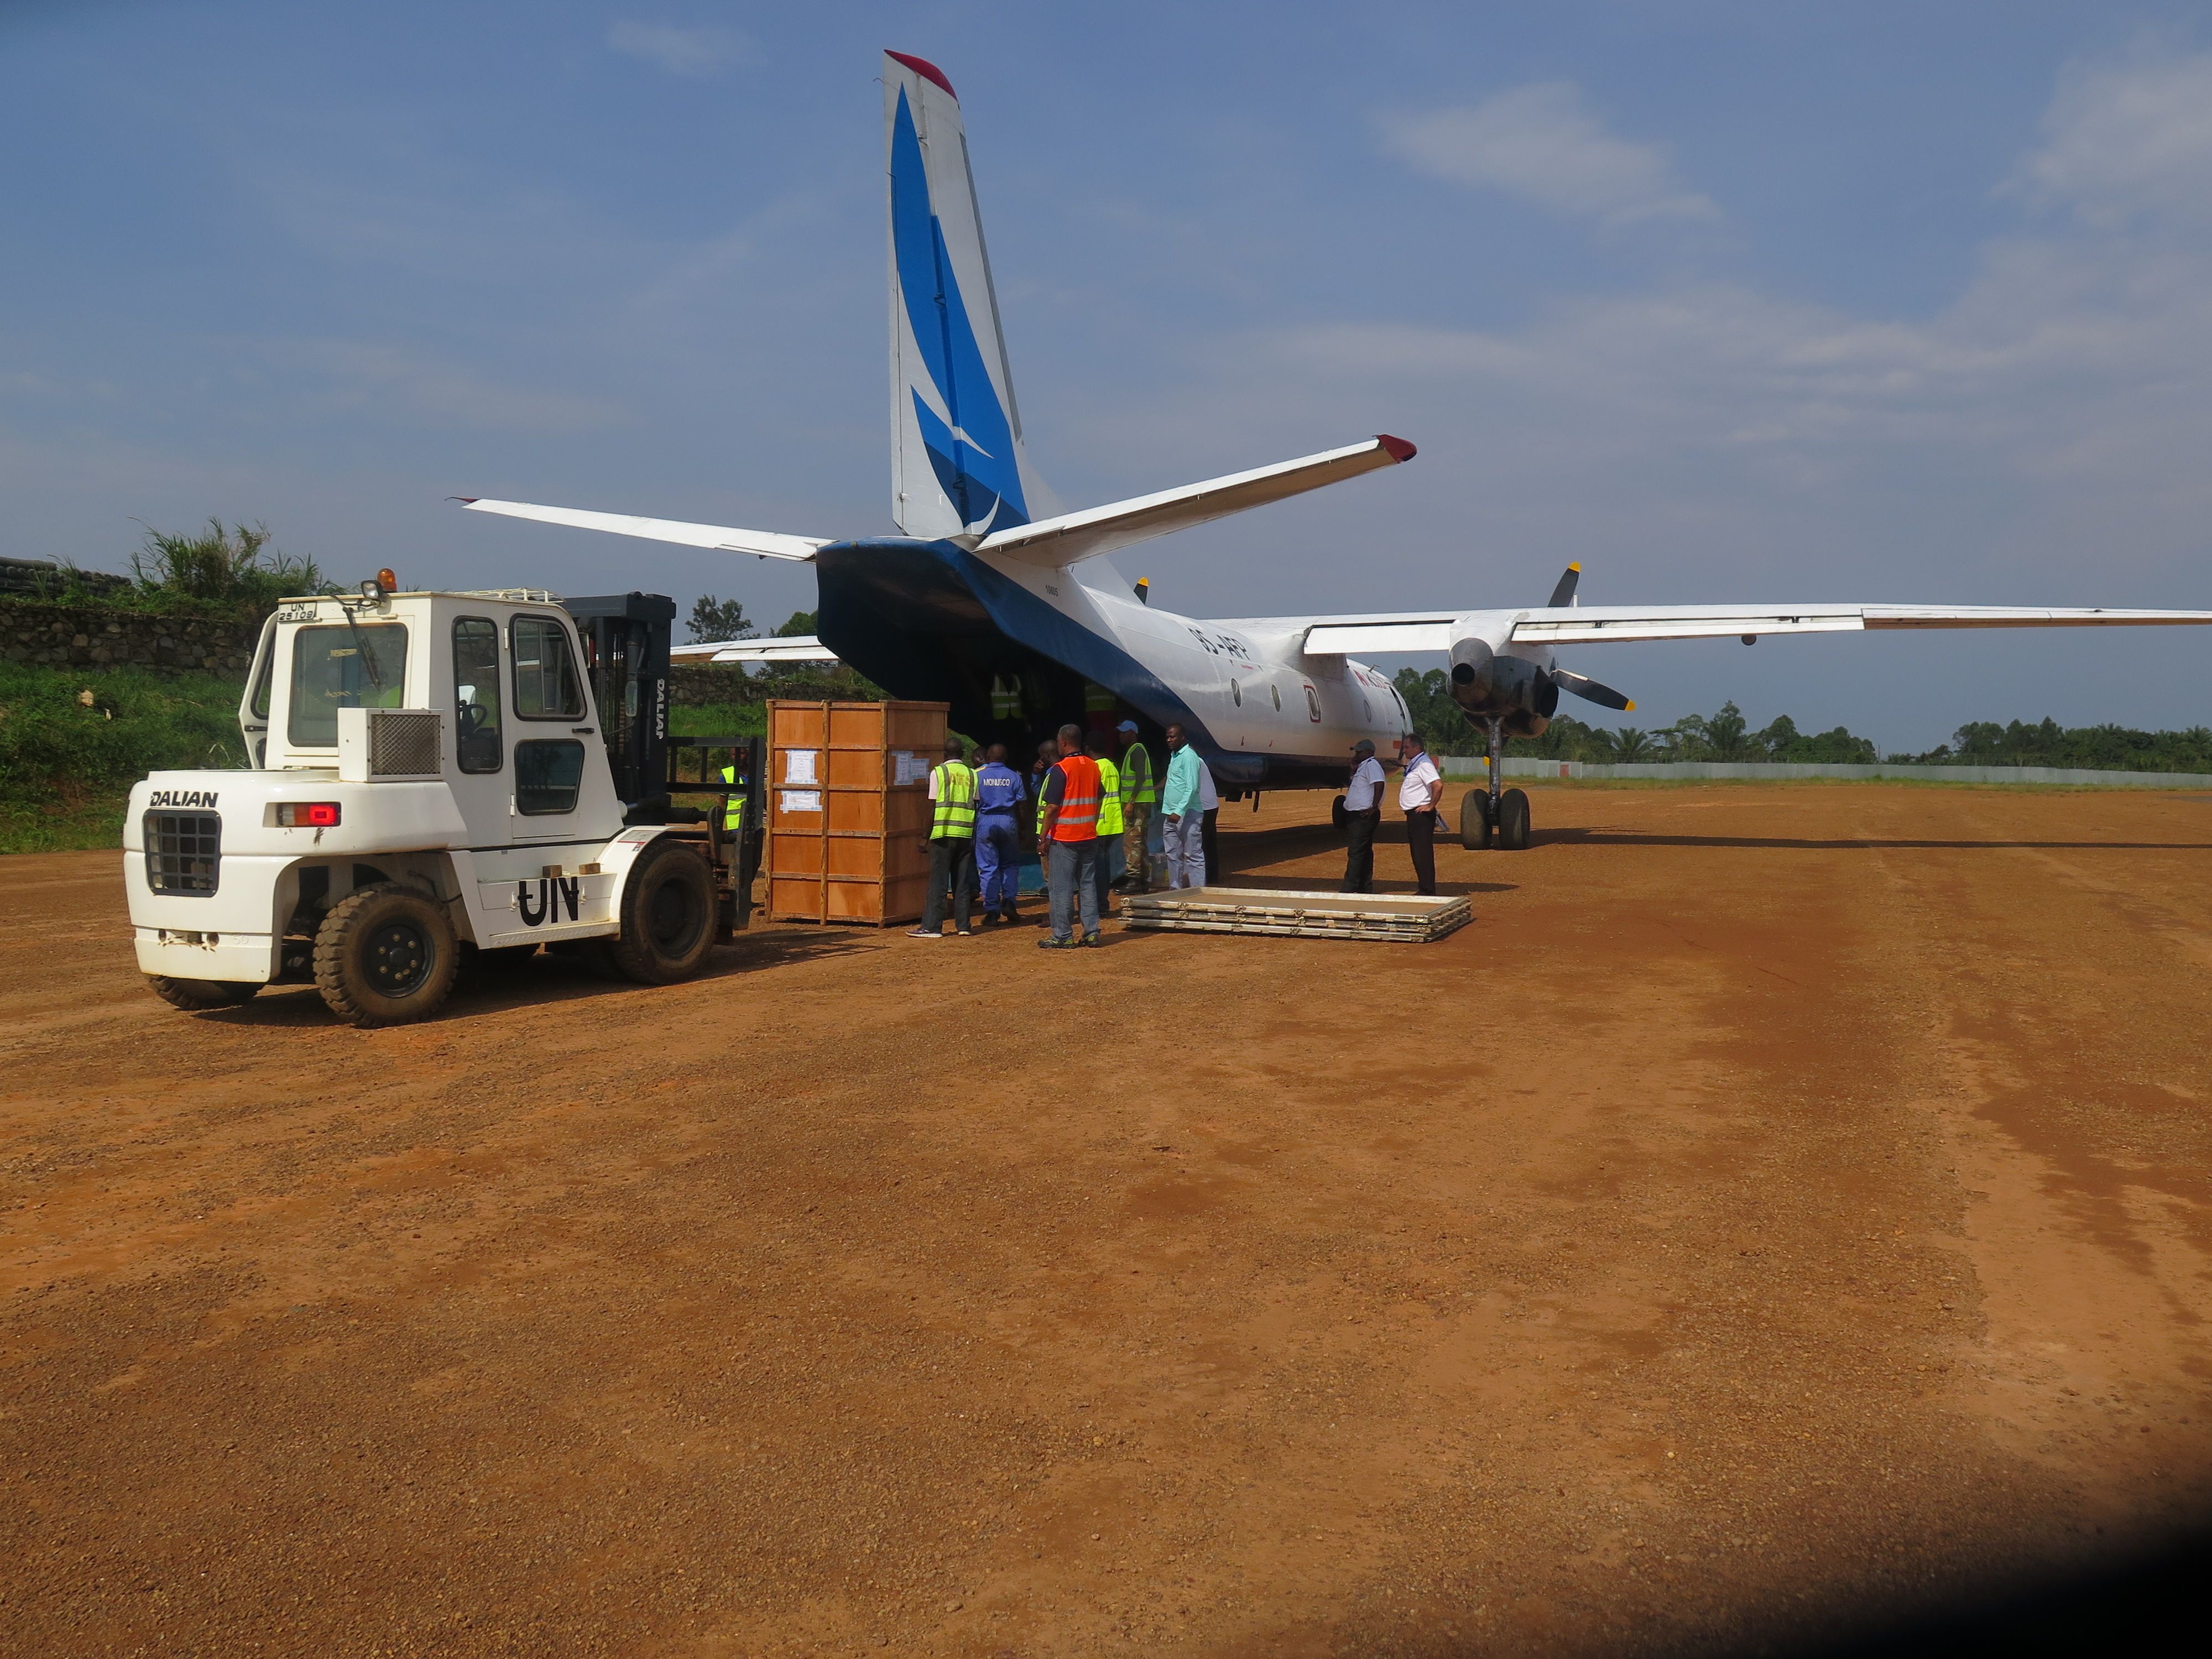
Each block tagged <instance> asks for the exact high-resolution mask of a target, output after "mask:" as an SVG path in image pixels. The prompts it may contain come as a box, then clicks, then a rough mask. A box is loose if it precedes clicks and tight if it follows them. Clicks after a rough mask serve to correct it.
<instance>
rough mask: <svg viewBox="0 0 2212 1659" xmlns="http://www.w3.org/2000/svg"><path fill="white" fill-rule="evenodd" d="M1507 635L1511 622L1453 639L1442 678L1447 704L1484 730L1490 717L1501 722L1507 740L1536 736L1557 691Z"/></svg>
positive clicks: (1556, 701)
mask: <svg viewBox="0 0 2212 1659" xmlns="http://www.w3.org/2000/svg"><path fill="white" fill-rule="evenodd" d="M1467 620H1468V621H1471V620H1472V619H1467ZM1462 628H1463V629H1466V628H1467V621H1463V622H1462ZM1511 631H1512V630H1511V626H1510V623H1509V624H1506V625H1504V626H1503V627H1498V626H1492V627H1488V628H1485V627H1482V626H1480V625H1479V624H1478V625H1477V626H1475V627H1474V628H1472V629H1467V631H1464V632H1462V634H1461V635H1460V636H1459V637H1458V638H1457V639H1455V640H1454V641H1452V647H1451V662H1450V666H1449V668H1447V669H1446V671H1445V679H1446V682H1447V683H1448V684H1449V686H1450V688H1451V695H1452V701H1453V702H1455V703H1457V704H1458V705H1459V706H1460V708H1461V709H1462V712H1464V713H1465V714H1466V715H1467V717H1468V720H1470V721H1471V722H1473V723H1474V725H1476V726H1487V724H1488V723H1489V721H1490V720H1491V719H1492V717H1493V716H1494V717H1496V718H1498V719H1501V720H1504V723H1505V732H1506V734H1507V735H1508V736H1510V737H1516V738H1534V737H1540V736H1541V735H1542V733H1543V731H1544V728H1545V727H1546V726H1547V725H1549V724H1550V723H1551V719H1552V715H1553V711H1555V710H1556V709H1557V708H1559V686H1558V685H1557V684H1554V683H1553V679H1552V677H1551V676H1550V675H1549V674H1547V672H1545V671H1544V665H1542V664H1541V662H1536V661H1534V660H1531V659H1529V658H1528V657H1524V656H1522V655H1520V654H1518V653H1516V652H1515V651H1514V650H1513V649H1512V647H1510V645H1509V644H1508V643H1507V641H1506V636H1507V635H1510V633H1511ZM1524 648H1525V647H1524Z"/></svg>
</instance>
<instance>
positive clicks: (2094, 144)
mask: <svg viewBox="0 0 2212 1659" xmlns="http://www.w3.org/2000/svg"><path fill="white" fill-rule="evenodd" d="M2208 21H2209V20H2208V18H2207V15H2206V9H2205V8H2204V7H2202V6H2178V5H2129V4H2125V3H2116V4H2108V5H2105V6H2100V7H2084V6H2080V5H2066V6H2059V5H2042V4H2035V3H2010V4H2002V5H1996V4H1988V5H1963V4H1945V3H1941V0H1934V3H1931V0H1920V3H1916V4H1898V5H1885V4H1877V3H1863V4H1858V5H1854V6H1851V7H1832V6H1811V5H1789V4H1774V3H1762V4H1753V3H1711V4H1695V3H1689V4H1675V5H1666V6H1661V5H1656V4H1638V3H1621V4H1612V5H1601V4H1572V3H1564V4H1556V5H1551V6H1546V7H1527V6H1505V5H1498V6H1476V5H1447V6H1430V5H1422V4H1419V3H1408V4H1393V5H1389V6H1378V7H1375V8H1372V9H1347V8H1345V7H1342V6H1333V7H1322V6H1302V5H1296V4H1281V3H1279V4H1272V5H1266V6H1261V5H1251V6H1242V5H1217V6H1202V7H1193V6H1190V5H1188V4H1182V5H1148V4H1123V5H1120V6H1116V7H1113V8H1087V9H1076V8H1042V7H1036V6H1016V5H1011V4H995V3H972V4H947V5H930V4H908V5H899V6H888V5H885V6H870V5H865V4H851V5H843V6H838V7H817V8H790V7H776V8H765V7H761V8H756V7H747V6H729V5H725V6H710V5H698V4H673V5H626V4H615V5H604V4H601V5H584V4H563V3H532V4H528V5H523V4H469V3H465V0H447V3H443V4H439V5H414V4H407V3H390V0H387V3H381V4H379V5H377V6H374V7H367V6H362V7H352V8H347V7H340V6H327V5H326V6H316V7H302V6H298V5H280V4H255V3H222V0H197V3H192V4H189V5H187V4H181V3H135V4H134V3H122V0H73V3H40V0H7V3H0V135H4V137H0V142H3V143H4V145H5V153H6V154H7V155H9V156H10V157H12V158H14V165H13V166H11V167H9V168H8V169H7V170H6V172H5V173H4V175H0V225H4V227H5V231H4V234H0V552H6V553H10V554H15V555H19V556H53V555H59V556H66V557H69V558H72V559H75V560H77V561H79V562H82V563H85V564H88V565H91V566H95V567H102V568H119V567H120V565H121V564H122V562H123V561H124V559H125V557H126V556H127V554H128V552H129V550H130V548H131V545H132V544H134V543H135V541H136V538H137V534H138V526H137V524H136V523H134V522H133V520H145V521H147V522H149V523H152V524H155V525H160V526H165V527H166V526H187V525H191V524H196V523H197V522H200V521H202V520H205V519H206V518H207V517H208V516H209V515H210V514H220V515H222V516H223V517H225V518H233V519H234V518H245V519H248V520H254V519H258V520H264V521H265V522H266V523H267V524H268V525H269V526H270V527H271V528H272V529H273V530H274V531H275V532H276V537H277V540H278V542H279V544H281V545H283V546H285V547H287V548H289V549H291V550H297V551H301V552H306V553H312V554H313V555H314V556H316V557H317V558H318V559H319V560H320V561H321V562H323V563H324V565H325V567H326V568H328V569H330V570H331V572H332V573H333V574H337V575H339V576H341V577H350V576H351V575H353V574H356V573H358V572H360V571H363V570H367V569H369V568H374V567H375V566H376V565H379V564H384V563H391V564H393V565H395V566H396V567H398V568H399V569H400V570H401V571H402V573H403V574H404V576H405V577H406V578H407V579H408V580H414V581H423V582H435V583H437V584H440V585H447V586H484V585H489V584H492V583H511V582H523V581H528V582H533V583H539V584H544V585H548V586H553V587H556V588H557V589H560V590H562V591H566V592H595V591H605V590H609V589H619V588H623V587H629V586H641V587H646V588H650V589H657V590H659V591H663V592H669V593H672V594H674V595H676V596H677V597H678V599H679V600H681V601H684V602H685V603H687V604H688V602H689V600H690V598H691V597H692V596H693V595H695V594H696V593H698V592H701V591H702V590H712V591H714V592H720V593H723V594H725V595H729V594H735V595H737V596H738V597H742V598H743V599H745V600H746V602H747V604H748V606H749V608H750V609H751V610H752V611H754V612H755V613H757V614H758V615H761V616H763V617H766V618H768V619H769V620H770V621H774V620H776V619H780V618H781V617H782V616H783V615H785V614H786V613H787V612H788V611H791V610H793V609H796V608H799V607H802V606H806V605H811V577H810V576H809V575H808V574H807V573H806V572H805V570H803V569H793V568H782V567H777V566H774V565H768V564H762V563H757V562H753V561H750V560H745V561H740V562H735V563H731V562H726V560H725V559H724V558H723V557H722V556H715V555H709V554H705V553H700V552H694V551H692V550H685V549H679V548H672V547H662V546H659V545H656V544H647V543H639V542H628V541H622V540H617V539H614V538H605V537H598V536H592V535H590V534H587V533H586V532H569V531H560V530H553V529H550V528H546V527H543V526H524V525H519V524H512V523H505V522H492V521H487V520H483V518H481V517H479V516H478V515H473V514H463V513H459V511H458V510H457V509H455V508H453V507H450V506H448V505H447V504H446V503H445V501H444V498H445V497H447V496H448V495H504V496H513V497H519V498H521V499H524V500H532V501H556V502H560V503H562V504H564V505H572V506H583V507H602V508H606V509H610V510H616V511H631V512H644V513H657V514H660V515H664V516H670V517H678V518H694V519H704V520H712V521H714V522H720V523H729V524H738V525H745V526H757V527H759V528H763V529H773V530H786V531H793V532H803V533H811V534H823V535H836V534H848V533H850V534H865V533H882V532H885V531H887V530H888V529H889V528H890V525H889V518H888V509H887V500H886V498H887V495H888V490H889V485H888V481H887V471H886V469H887V456H886V446H887V436H886V432H885V426H886V402H887V398H886V392H885V370H884V350H885V347H884V327H885V321H884V317H885V300H884V250H883V234H884V233H883V204H882V187H883V186H882V178H881V143H882V137H881V131H880V123H881V112H880V101H879V93H878V88H877V87H876V85H875V82H874V76H875V75H876V72H877V64H878V58H877V53H878V50H879V49H880V48H882V47H884V46H896V47H898V48H899V49H901V50H904V51H908V52H916V53H919V54H921V55H922V56H924V57H927V58H932V59H933V60H934V61H935V62H937V63H938V64H940V65H942V66H943V67H944V69H945V70H946V72H947V73H948V75H949V76H951V80H952V82H953V84H954V85H955V86H956V87H957V88H959V90H960V94H961V96H962V100H963V108H964V110H965V112H966V116H967V120H968V128H969V145H970V149H971V153H972V155H973V160H974V166H975V173H976V179H977V184H978V186H979V189H980V191H981V198H982V205H983V211H984V216H985V222H986V225H987V229H988V232H989V235H990V240H991V249H992V258H993V262H994V267H995V269H996V272H997V276H998V280H999V287H1000V302H1001V307H1002V309H1003V311H1004V313H1005V324H1006V337H1007V344H1008V349H1009V352H1010V354H1011V356H1012V361H1013V365H1014V369H1015V373H1016V375H1017V378H1018V386H1019V391H1020V397H1021V403H1022V409H1023V415H1024V422H1025V424H1026V428H1027V437H1028V442H1029V449H1030V457H1031V459H1032V460H1033V461H1034V462H1035V463H1036V465H1037V467H1038V469H1039V471H1041V472H1042V475H1043V476H1044V477H1046V478H1047V479H1048V480H1049V481H1050V482H1051V483H1052V484H1053V486H1054V489H1055V490H1056V492H1057V494H1058V495H1060V498H1061V500H1062V502H1063V503H1064V504H1065V505H1066V506H1070V507H1078V506H1086V505H1090V504H1092V503H1094V502H1097V501H1106V500H1111V499H1114V498H1116V497H1119V496H1122V495H1132V494H1136V493H1139V492H1141V491H1144V490H1147V489H1157V488H1161V487H1164V486H1166V485H1169V484H1172V483H1181V482H1184V481H1188V480H1190V479H1194V478H1198V477H1206V476H1209V475H1212V474H1214V473H1218V472H1223V471H1231V470H1234V469H1237V468H1240V467H1243V466H1249V465H1257V464H1260V463H1262V462H1266V461H1269V460H1273V459H1281V458H1284V457H1287V456H1290V455H1292V454H1297V453H1304V452H1306V451H1310V450H1313V449H1318V448H1322V447H1329V446H1332V445H1334V444H1337V443H1341V442H1345V441H1350V440H1352V439H1356V438H1358V437H1361V436H1364V435H1366V434H1368V433H1370V432H1376V431H1389V432H1395V433H1399V434H1401V435H1405V436H1407V437H1409V438H1412V439H1413V441H1415V442H1417V443H1418V444H1419V445H1420V447H1421V452H1422V453H1421V456H1420V459H1419V460H1418V461H1416V462H1415V463H1414V464H1413V465H1411V466H1407V467H1405V468H1401V469H1397V470H1395V471H1391V472H1388V473H1385V474H1383V475H1381V476H1379V477H1371V478H1367V479H1363V480H1360V481H1358V482H1356V483H1352V484H1349V485H1346V486H1343V487H1341V488H1340V489H1335V490H1330V491H1324V492H1322V494H1320V495H1315V496H1310V497H1307V498H1304V500H1301V501H1294V502H1290V503H1286V504H1284V505H1282V506H1279V507H1273V508H1268V509H1265V510H1263V511H1261V512H1260V513H1255V514H1250V515H1247V516H1245V517H1243V518H1241V519H1237V520H1229V521H1225V522H1224V523H1223V524H1220V525H1217V526H1209V527H1207V528H1206V529H1204V530H1201V531H1198V532H1191V533H1188V534H1186V535H1183V536H1181V537H1176V538H1170V539H1167V540H1164V541H1160V542H1157V543H1153V544H1149V545H1148V546H1146V547H1144V548H1140V549H1137V550H1132V551H1131V552H1129V553H1127V554H1125V555H1123V556H1121V559H1120V560H1119V561H1118V562H1120V563H1121V564H1122V565H1123V566H1124V568H1126V569H1127V571H1128V573H1129V574H1132V575H1136V574H1149V575H1150V576H1151V577H1152V579H1153V585H1154V591H1155V594H1156V596H1157V597H1158V601H1159V602H1161V603H1164V604H1168V605H1173V606H1175V607H1176V609H1178V610H1185V611H1192V612H1194V613H1196V614H1201V615H1204V614H1214V615H1238V614H1242V615H1249V614H1254V613H1259V612H1284V611H1308V610H1322V611H1329V610H1334V611H1365V610H1375V609H1382V608H1387V607H1389V606H1392V605H1401V604H1403V605H1434V604H1440V603H1453V604H1459V605H1469V606H1472V605H1486V604H1512V603H1520V602H1534V601H1537V600H1540V599H1541V598H1542V597H1543V595H1544V594H1545V593H1546V592H1547V591H1548V590H1549V588H1550V586H1551V583H1552V580H1553V578H1554V576H1555V575H1556V574H1557V571H1558V568H1559V566H1560V565H1561V564H1563V563H1565V562H1566V561H1567V560H1569V559H1580V560H1581V561H1582V562H1583V565H1584V567H1585V571H1586V574H1585V578H1584V585H1583V594H1584V597H1585V599H1589V600H1590V601H1591V602H1594V603H1595V602H1602V601H1612V600H1620V601H1631V600H1680V601H1691V600H1705V599H1711V600H1719V599H1877V600H1931V601H1942V600H1949V601H1962V602H1991V603H2058V604H2094V603H2112V604H2130V605H2190V606H2206V607H2212V559H2208V556H2207V555H2208V543H2212V27H2207V25H2208ZM1568 661H1569V663H1570V665H1572V666H1575V667H1578V668H1580V669H1582V670H1583V671H1585V672H1589V673H1594V674H1595V675H1597V676H1598V677H1600V678H1603V679H1606V680H1607V681H1610V682H1612V683H1613V684H1620V685H1621V686H1623V687H1624V688H1626V689H1627V690H1630V691H1632V693H1633V694H1635V695H1636V696H1638V699H1639V702H1641V703H1642V705H1643V707H1642V708H1640V709H1639V711H1638V714H1637V715H1636V716H1633V717H1632V719H1633V720H1637V721H1638V722H1642V723H1648V724H1663V723H1665V722H1666V721H1667V720H1671V719H1673V718H1674V717H1676V716H1679V715H1680V714H1686V713H1690V712H1693V711H1702V710H1707V709H1710V708H1713V707H1714V706H1716V705H1717V704H1718V703H1719V702H1721V701H1722V700H1723V698H1729V697H1733V698H1735V700H1736V701H1737V702H1740V703H1741V704H1742V705H1743V707H1744V708H1745V709H1746V711H1747V713H1748V714H1751V715H1752V716H1753V718H1754V719H1756V720H1765V719H1766V718H1770V717H1771V715H1773V714H1778V713H1783V712H1787V713H1790V714H1793V715H1795V716H1796V718H1797V720H1799V722H1800V724H1801V725H1814V726H1828V725H1832V724H1834V723H1836V722H1838V721H1844V722H1847V723H1849V724H1850V726H1853V727H1854V728H1855V729H1857V730H1859V731H1863V732H1867V733H1869V735H1872V736H1874V737H1875V738H1876V739H1877V740H1878V741H1880V742H1881V743H1882V744H1884V745H1885V746H1887V747H1893V748H1901V747H1921V746H1925V745H1927V744H1933V743H1935V742H1936V741H1939V740H1941V739H1942V738H1944V737H1945V736H1947V735H1948V732H1950V730H1951V728H1952V727H1953V726H1956V725H1958V724H1959V723H1960V721H1962V720H1969V719H1984V718H2000V719H2002V718H2009V717H2013V716H2021V717H2025V718H2039V717H2041V716H2042V715H2044V714H2054V715H2056V716H2057V718H2059V719H2060V720H2064V721H2067V722H2069V723H2073V722H2086V721H2090V720H2123V721H2126V722H2129V723H2131V724H2137V725H2144V726H2184V725H2192V724H2199V723H2204V722H2207V721H2212V674H2208V672H2207V669H2208V667H2212V638H2207V637H2205V636H2202V635H2197V634H2195V633H2194V632H2187V633H2184V632H2179V631H2177V632H2173V633H2157V634H2146V633H2130V634H2126V635H2116V634H2086V633H2074V634H2048V635H2016V636H1994V635H1927V636H1911V637H1894V636H1878V637H1863V638H1825V639H1814V640H1810V641H1787V640H1770V641H1762V642H1761V644H1759V646H1758V647H1754V648H1753V649H1751V650H1746V649H1744V648H1743V647H1741V646H1736V645H1732V644H1731V645H1721V644H1670V645H1660V646H1628V647H1612V648H1609V649H1607V650H1603V651H1600V650H1595V649H1584V650H1582V651H1580V652H1577V653H1570V654H1569V657H1568Z"/></svg>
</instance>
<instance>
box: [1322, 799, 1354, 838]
mask: <svg viewBox="0 0 2212 1659" xmlns="http://www.w3.org/2000/svg"><path fill="white" fill-rule="evenodd" d="M1350 818H1351V815H1350V814H1349V813H1347V812H1346V811H1345V810H1344V797H1343V796H1341V795H1339V796H1338V797H1337V798H1336V799H1334V800H1333V801H1331V802H1329V804H1328V821H1329V822H1330V823H1333V824H1334V825H1335V826H1336V828H1337V830H1338V832H1339V833H1340V834H1341V833H1342V831H1343V829H1344V826H1345V824H1346V823H1348V822H1349V821H1350Z"/></svg>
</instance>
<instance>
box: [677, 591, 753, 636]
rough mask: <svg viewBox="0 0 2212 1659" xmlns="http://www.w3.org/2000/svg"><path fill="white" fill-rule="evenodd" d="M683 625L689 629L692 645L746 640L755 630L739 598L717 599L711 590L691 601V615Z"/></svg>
mask: <svg viewBox="0 0 2212 1659" xmlns="http://www.w3.org/2000/svg"><path fill="white" fill-rule="evenodd" d="M684 627H685V628H687V629H690V634H691V640H690V643H692V644H693V645H709V644H717V643H719V642H720V641H724V640H749V639H750V638H752V637H753V635H755V634H756V633H757V631H758V630H757V629H755V628H754V627H753V625H752V624H751V623H749V622H747V621H746V620H745V607H744V605H743V604H742V603H741V602H740V601H738V600H736V599H716V598H715V597H714V595H713V594H712V593H702V594H701V595H700V596H699V597H698V598H697V599H695V600H693V601H692V604H691V616H690V620H689V621H688V622H686V623H684Z"/></svg>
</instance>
